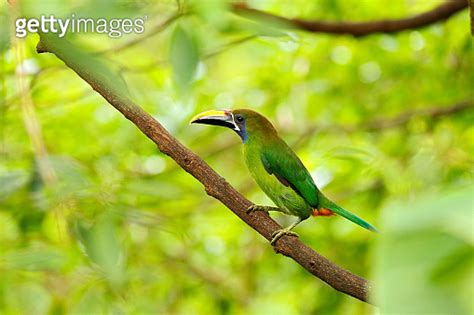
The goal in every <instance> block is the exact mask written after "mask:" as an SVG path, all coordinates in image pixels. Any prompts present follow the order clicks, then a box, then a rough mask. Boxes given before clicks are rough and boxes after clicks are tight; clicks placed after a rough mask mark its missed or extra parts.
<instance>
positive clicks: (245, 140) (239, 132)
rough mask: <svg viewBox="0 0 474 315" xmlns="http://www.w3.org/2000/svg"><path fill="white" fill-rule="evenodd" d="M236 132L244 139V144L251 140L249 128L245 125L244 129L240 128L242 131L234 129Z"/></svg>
mask: <svg viewBox="0 0 474 315" xmlns="http://www.w3.org/2000/svg"><path fill="white" fill-rule="evenodd" d="M234 131H235V132H237V134H238V135H239V136H240V138H241V139H242V143H246V142H247V140H248V139H249V134H248V133H247V128H246V126H245V123H244V124H243V126H242V127H240V131H237V130H235V129H234Z"/></svg>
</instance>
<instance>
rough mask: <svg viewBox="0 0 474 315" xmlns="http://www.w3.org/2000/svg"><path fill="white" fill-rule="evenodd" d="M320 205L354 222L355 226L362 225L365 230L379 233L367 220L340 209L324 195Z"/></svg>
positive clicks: (320, 199)
mask: <svg viewBox="0 0 474 315" xmlns="http://www.w3.org/2000/svg"><path fill="white" fill-rule="evenodd" d="M319 205H320V207H321V208H326V209H329V210H331V211H333V212H334V213H337V214H339V215H340V216H342V217H344V218H346V219H347V220H349V221H352V222H354V223H355V224H357V225H360V226H361V227H363V228H365V229H367V230H369V231H372V232H378V230H377V229H376V228H375V227H373V226H372V225H370V224H369V223H368V222H366V221H365V220H363V219H361V218H359V217H358V216H356V215H355V214H353V213H351V212H349V211H347V210H345V209H343V208H341V207H339V206H338V205H337V204H335V203H334V202H332V201H331V200H329V199H328V198H326V197H325V196H324V195H322V194H321V195H320V196H319Z"/></svg>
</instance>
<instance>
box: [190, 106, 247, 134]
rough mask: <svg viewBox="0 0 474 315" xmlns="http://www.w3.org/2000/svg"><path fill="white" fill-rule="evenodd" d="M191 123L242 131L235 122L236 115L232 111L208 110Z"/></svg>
mask: <svg viewBox="0 0 474 315" xmlns="http://www.w3.org/2000/svg"><path fill="white" fill-rule="evenodd" d="M190 123H191V124H204V125H215V126H223V127H228V128H230V129H233V130H236V131H240V129H239V127H238V126H237V124H236V123H235V121H234V114H232V111H230V110H208V111H206V112H202V113H200V114H197V115H196V116H194V117H193V118H192V119H191V121H190Z"/></svg>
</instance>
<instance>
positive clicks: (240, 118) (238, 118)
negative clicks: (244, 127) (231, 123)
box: [236, 115, 244, 122]
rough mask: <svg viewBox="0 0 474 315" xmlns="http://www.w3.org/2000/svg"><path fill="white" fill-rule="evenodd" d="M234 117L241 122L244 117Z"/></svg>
mask: <svg viewBox="0 0 474 315" xmlns="http://www.w3.org/2000/svg"><path fill="white" fill-rule="evenodd" d="M236 119H237V121H238V122H243V121H244V117H242V116H240V115H239V116H237V117H236Z"/></svg>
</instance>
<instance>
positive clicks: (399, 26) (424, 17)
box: [232, 0, 467, 37]
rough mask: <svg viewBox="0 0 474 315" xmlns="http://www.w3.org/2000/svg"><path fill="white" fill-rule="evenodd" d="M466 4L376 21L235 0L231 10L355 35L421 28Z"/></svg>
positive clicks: (459, 0)
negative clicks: (313, 16) (300, 14)
mask: <svg viewBox="0 0 474 315" xmlns="http://www.w3.org/2000/svg"><path fill="white" fill-rule="evenodd" d="M466 7H467V0H450V1H447V2H446V3H443V4H441V5H440V6H438V7H436V8H434V9H433V10H431V11H427V12H424V13H420V14H417V15H414V16H410V17H407V18H403V19H399V20H379V21H371V22H329V21H314V20H304V19H298V18H294V19H291V18H286V17H282V16H279V15H276V14H272V13H268V12H265V11H260V10H257V9H253V8H251V7H249V6H248V5H247V4H245V3H243V2H238V3H234V4H233V5H232V9H233V11H234V12H235V13H237V14H239V15H245V16H250V17H252V18H256V19H262V18H263V19H266V20H269V21H273V22H277V23H280V24H286V25H288V26H290V27H294V28H296V29H300V30H303V31H308V32H313V33H330V34H347V35H353V36H356V37H359V36H366V35H369V34H374V33H395V32H399V31H403V30H407V29H414V28H419V27H424V26H427V25H430V24H433V23H436V22H439V21H442V20H445V19H447V18H449V17H450V16H451V15H453V14H455V13H456V12H458V11H461V10H462V9H464V8H466Z"/></svg>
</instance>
